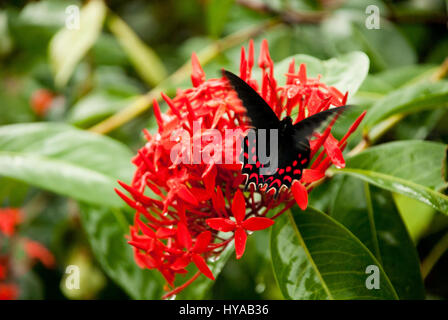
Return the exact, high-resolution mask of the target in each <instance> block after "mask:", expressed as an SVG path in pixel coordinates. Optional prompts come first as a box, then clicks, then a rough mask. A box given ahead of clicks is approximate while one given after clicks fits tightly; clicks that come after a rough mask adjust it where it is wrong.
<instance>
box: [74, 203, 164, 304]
mask: <svg viewBox="0 0 448 320" xmlns="http://www.w3.org/2000/svg"><path fill="white" fill-rule="evenodd" d="M81 219H82V225H83V227H84V230H85V231H86V233H87V236H88V239H89V242H90V246H91V248H92V250H93V252H94V254H95V257H96V258H97V259H98V261H99V262H100V264H101V267H102V268H103V270H104V271H105V272H106V273H107V274H108V275H109V277H111V278H112V279H113V280H114V281H115V282H116V283H117V284H119V285H120V286H121V287H122V288H123V289H124V290H125V291H126V292H127V293H128V294H129V295H130V296H131V297H132V298H134V299H148V300H152V299H160V298H161V297H162V295H163V284H164V280H163V278H162V277H161V275H160V274H159V273H158V272H156V271H153V270H146V269H145V270H143V269H140V268H139V267H138V266H137V264H136V263H135V261H134V254H133V251H132V247H131V246H130V245H129V244H127V240H126V238H125V235H126V233H127V232H128V230H129V228H128V223H127V220H126V217H125V216H124V213H123V211H120V210H118V209H112V210H111V209H108V208H104V207H102V208H100V207H94V206H87V205H82V206H81Z"/></svg>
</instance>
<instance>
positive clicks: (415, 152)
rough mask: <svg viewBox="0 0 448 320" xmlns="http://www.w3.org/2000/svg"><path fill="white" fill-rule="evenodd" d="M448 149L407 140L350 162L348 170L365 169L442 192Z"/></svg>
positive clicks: (358, 155) (443, 145) (435, 144)
mask: <svg viewBox="0 0 448 320" xmlns="http://www.w3.org/2000/svg"><path fill="white" fill-rule="evenodd" d="M446 150H447V146H446V145H445V144H442V143H438V142H429V141H420V140H407V141H395V142H389V143H384V144H381V145H378V146H375V147H372V148H369V149H367V150H365V151H363V152H361V153H359V154H357V155H356V156H354V157H352V158H350V159H348V161H347V166H346V168H347V169H362V170H369V171H373V172H378V173H381V174H386V175H390V176H394V177H397V178H401V179H404V180H409V181H411V182H413V183H416V184H419V185H422V186H425V187H428V188H431V189H434V190H440V189H442V188H443V187H445V186H446V181H445V179H444V176H443V172H444V170H445V157H446Z"/></svg>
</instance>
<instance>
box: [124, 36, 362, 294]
mask: <svg viewBox="0 0 448 320" xmlns="http://www.w3.org/2000/svg"><path fill="white" fill-rule="evenodd" d="M192 65H193V71H192V75H191V80H192V83H193V88H190V89H186V90H179V91H178V92H177V95H176V97H175V98H174V99H170V98H169V97H167V96H166V95H164V94H162V97H163V99H164V100H165V102H166V103H167V105H168V107H169V109H168V111H167V112H166V113H162V112H161V111H160V108H159V105H158V104H157V102H156V101H154V104H153V110H154V116H155V118H156V120H157V124H158V131H157V132H156V133H153V135H152V134H151V133H149V132H148V131H147V130H144V134H145V137H146V139H147V143H146V145H145V146H144V147H142V148H141V149H140V150H139V151H138V154H137V155H136V156H135V158H134V159H133V163H134V165H135V166H136V167H137V169H136V171H135V174H134V178H133V180H132V183H131V185H127V184H125V183H123V182H121V181H119V183H120V185H121V186H122V187H123V188H124V189H125V190H126V191H127V192H128V193H129V195H130V196H128V195H126V194H124V193H123V192H122V191H120V190H118V189H116V192H117V193H118V195H119V196H120V197H121V198H122V199H123V200H124V201H125V202H126V203H127V204H128V205H129V206H131V207H132V208H133V209H135V210H136V214H135V223H134V225H133V226H131V230H130V236H129V238H130V239H129V244H131V245H132V246H133V247H134V254H135V260H136V263H137V264H138V265H139V266H140V267H141V268H148V269H156V270H158V271H159V272H160V273H161V274H162V275H163V276H164V278H165V279H166V282H167V286H166V289H167V290H169V292H168V293H167V294H166V295H165V297H169V296H171V295H174V294H176V293H178V292H180V291H181V290H182V289H184V288H185V287H186V286H188V285H189V284H191V283H192V282H193V281H194V280H195V279H197V278H198V277H199V276H200V275H201V274H203V275H204V276H206V277H208V278H210V279H214V276H213V273H212V271H211V270H210V268H209V265H208V263H207V262H208V261H211V260H212V259H215V260H216V259H218V258H219V256H220V255H221V254H222V253H223V251H224V250H225V249H226V248H227V247H229V246H231V245H233V243H234V246H235V251H236V256H237V258H238V259H239V258H241V257H242V256H243V253H244V251H245V247H246V240H247V236H248V234H250V232H253V231H258V230H262V229H266V228H268V227H270V226H271V225H272V224H274V221H275V219H276V218H277V217H279V216H280V215H281V214H282V213H284V212H285V211H287V210H288V209H289V208H290V207H291V206H293V205H294V204H295V203H296V202H297V204H298V205H299V207H300V208H301V209H303V210H304V209H306V207H307V204H308V192H310V191H311V190H312V188H313V186H314V183H315V182H316V181H319V180H321V179H323V178H324V177H325V171H326V170H327V168H328V167H329V166H331V165H332V164H334V165H336V166H337V167H344V165H345V161H344V157H343V155H342V151H343V150H344V148H345V147H346V145H347V138H348V137H349V136H350V135H351V134H352V133H353V132H354V131H355V130H356V128H357V127H358V125H359V123H360V122H361V120H362V118H363V117H364V113H363V114H362V115H361V116H360V117H359V118H358V119H357V120H356V121H355V122H354V123H353V124H352V126H351V127H350V128H349V130H348V132H347V133H346V134H345V136H344V137H343V138H342V139H341V140H337V139H336V138H334V137H333V136H332V134H331V128H332V126H333V124H334V122H335V120H336V118H334V119H333V120H332V121H331V122H330V123H329V125H328V126H327V127H326V128H325V129H324V130H323V132H322V133H320V134H319V133H316V134H314V135H313V136H312V138H311V139H310V148H311V154H310V159H312V160H311V163H310V165H309V167H308V169H305V170H304V171H303V175H302V177H301V179H300V181H297V180H295V181H293V183H292V186H291V189H283V190H282V191H281V192H280V194H279V196H278V197H274V196H273V195H272V194H270V193H269V192H263V191H262V190H261V191H255V189H254V188H249V190H247V191H245V192H243V187H244V183H245V181H246V177H245V176H244V175H243V174H242V165H241V163H239V162H238V160H237V161H235V162H234V163H228V162H225V163H221V162H213V161H209V162H201V161H199V162H195V161H191V162H189V161H174V162H173V157H172V155H173V154H172V152H173V148H175V147H176V146H178V145H179V144H178V142H177V141H173V139H172V136H173V132H177V131H186V132H188V133H189V138H190V139H191V140H192V142H193V143H192V144H191V146H188V147H191V148H192V149H193V150H188V151H191V153H189V152H187V155H188V157H194V156H195V154H196V155H198V154H199V156H203V155H204V154H206V153H207V154H208V156H210V155H212V158H213V154H216V153H218V154H220V155H221V156H222V158H224V157H225V156H226V155H228V154H229V152H230V154H232V157H235V158H236V159H237V158H238V155H237V154H236V153H234V152H233V150H238V148H237V146H238V143H240V141H239V142H238V139H234V137H233V136H229V135H226V134H225V132H226V131H227V130H238V129H241V130H243V131H244V130H246V129H248V128H249V127H250V122H249V119H248V117H247V115H246V109H245V108H244V107H243V105H242V103H241V101H240V100H239V98H238V96H237V94H236V92H235V91H234V90H233V89H232V87H231V86H230V84H229V83H228V81H227V79H226V78H224V77H223V78H219V79H209V80H206V78H205V74H204V72H203V70H202V68H201V66H200V64H199V61H198V60H197V57H196V55H195V54H193V55H192ZM253 66H254V48H253V42H252V41H250V43H249V49H248V54H247V55H246V50H245V48H244V47H243V48H242V50H241V61H240V78H241V79H242V80H244V81H245V82H246V83H248V84H249V85H250V86H251V87H252V88H253V89H255V90H256V91H257V92H258V93H259V94H260V95H261V97H263V99H264V100H265V101H266V102H267V103H268V104H269V106H270V107H271V108H272V110H273V111H274V112H275V113H276V115H277V116H278V118H280V119H281V118H282V117H284V116H291V117H292V115H296V116H295V118H293V121H294V122H297V121H300V120H302V119H305V118H307V117H309V116H311V115H313V114H316V113H318V112H321V111H324V110H328V109H329V108H330V107H333V108H334V107H336V108H337V107H341V106H344V105H345V103H346V100H347V95H348V93H345V94H342V93H341V92H340V91H338V90H337V89H336V88H334V87H331V86H327V85H325V84H324V83H322V82H321V81H320V79H319V78H316V79H315V78H308V77H307V74H306V66H305V65H304V64H302V65H300V66H299V68H298V71H296V67H295V63H294V60H293V61H291V64H290V65H289V70H288V72H287V74H286V75H285V76H286V84H285V85H284V86H279V85H277V81H276V79H274V64H273V61H272V60H271V58H270V55H269V50H268V43H267V41H266V40H264V41H263V42H262V46H261V52H260V56H259V59H258V66H259V68H260V69H261V71H262V76H261V84H259V83H258V82H257V81H256V80H255V79H253V78H252V69H253ZM198 124H199V130H198V128H197V127H198ZM194 127H196V128H194ZM194 129H195V130H194ZM211 129H213V130H215V131H218V132H220V133H221V136H222V137H224V138H223V139H222V140H220V141H219V143H216V141H215V142H214V143H211V141H210V140H211V139H210V135H209V134H208V132H209V131H208V130H211ZM198 141H199V142H200V143H199V144H198V143H195V142H198ZM209 142H210V144H207V143H209ZM280 143H281V142H280ZM198 145H199V146H200V147H199V149H198V150H194V149H195V148H196V149H197V146H198ZM210 145H211V146H212V147H210ZM177 149H178V150H177V151H176V152H177V153H175V156H176V155H177V156H178V157H183V156H185V153H184V152H183V151H185V150H182V148H177ZM175 158H176V157H175ZM189 265H191V266H192V268H193V269H194V267H193V265H194V266H195V267H196V268H197V269H198V271H197V272H196V273H195V274H194V275H193V276H189V277H188V274H189V271H188V270H192V269H191V268H188V270H187V267H188V266H189ZM178 274H181V276H182V277H183V279H185V278H186V277H187V280H186V281H184V282H183V283H182V281H181V282H180V284H179V282H177V278H179V277H180V276H177V275H178ZM175 280H176V283H175Z"/></svg>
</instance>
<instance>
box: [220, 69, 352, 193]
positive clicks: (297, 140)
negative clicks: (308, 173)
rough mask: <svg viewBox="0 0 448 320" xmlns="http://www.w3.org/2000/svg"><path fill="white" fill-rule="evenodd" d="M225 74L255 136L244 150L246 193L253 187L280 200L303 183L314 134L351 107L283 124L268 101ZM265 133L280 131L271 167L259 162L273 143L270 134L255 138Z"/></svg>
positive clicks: (248, 137) (248, 138) (248, 139)
mask: <svg viewBox="0 0 448 320" xmlns="http://www.w3.org/2000/svg"><path fill="white" fill-rule="evenodd" d="M222 73H223V76H224V77H225V78H226V79H227V80H228V81H229V83H230V85H231V86H232V88H233V89H234V90H235V91H236V93H237V95H238V98H239V99H240V100H241V102H242V104H243V106H244V107H245V109H246V111H247V116H248V117H249V119H250V122H251V125H252V126H253V127H254V131H255V133H256V134H255V135H249V134H248V135H246V136H245V137H244V139H243V144H242V148H241V154H240V161H241V162H242V174H243V175H246V184H245V190H247V188H248V187H249V186H250V185H254V187H255V190H265V192H266V193H270V192H271V190H274V198H277V196H278V194H279V192H280V191H281V190H282V189H283V188H290V187H291V185H292V183H293V181H294V180H300V179H301V177H302V174H303V170H304V169H305V168H307V167H308V165H309V163H310V154H311V148H310V141H309V139H310V138H311V136H312V135H313V133H314V131H315V130H316V129H318V128H319V127H320V126H321V125H322V124H323V122H324V121H325V120H327V119H329V117H330V116H335V115H337V114H340V113H341V112H343V111H344V110H345V109H346V108H347V107H348V106H343V107H338V108H333V109H329V110H326V111H321V112H319V113H316V114H314V115H312V116H309V117H307V118H305V119H303V120H301V121H299V122H297V123H296V124H293V121H292V119H291V117H289V116H286V117H284V118H283V119H281V120H280V119H279V118H278V117H277V115H276V114H275V112H274V111H273V110H272V109H271V107H270V106H269V105H268V104H267V103H266V101H265V100H264V99H263V98H262V97H261V96H260V95H259V94H258V93H257V92H256V91H255V90H254V89H252V87H251V86H249V85H248V84H247V83H246V82H245V81H244V80H242V79H241V78H240V77H238V76H237V75H235V74H233V73H232V72H230V71H227V70H222ZM263 129H265V130H266V131H270V130H273V129H274V130H278V131H277V134H278V143H277V150H275V148H274V150H270V155H269V157H270V162H269V163H266V162H264V163H263V162H262V161H260V158H261V154H260V150H261V149H260V148H262V147H264V148H263V149H264V150H265V149H266V145H269V143H270V142H271V141H270V137H271V136H270V135H269V134H268V133H266V134H265V139H264V140H263V139H257V138H256V137H259V136H260V135H259V133H260V132H261V131H263ZM263 142H264V143H265V145H262V143H263ZM264 158H265V157H264ZM272 163H276V164H277V165H276V166H275V165H274V166H273V167H274V170H271V171H269V170H263V169H264V168H265V167H267V166H270V165H271V164H272ZM266 171H267V173H266Z"/></svg>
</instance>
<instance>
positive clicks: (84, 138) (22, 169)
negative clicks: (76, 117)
mask: <svg viewBox="0 0 448 320" xmlns="http://www.w3.org/2000/svg"><path fill="white" fill-rule="evenodd" d="M131 157H132V154H131V152H130V150H129V149H128V148H127V147H126V146H124V145H122V144H121V143H119V142H117V141H114V140H112V139H110V138H108V137H103V136H99V135H96V134H93V133H89V132H85V131H82V130H77V129H74V128H73V127H71V126H68V125H64V124H57V123H33V124H17V125H9V126H3V127H0V175H2V176H5V177H9V178H14V179H18V180H21V181H23V182H26V183H28V184H31V185H34V186H37V187H40V188H43V189H47V190H49V191H53V192H55V193H58V194H61V195H65V196H69V197H72V198H75V199H79V200H83V201H86V202H90V203H96V204H101V205H106V206H113V207H118V206H122V205H123V201H121V199H120V198H119V197H118V196H117V195H116V194H115V192H114V190H113V188H114V187H115V186H116V185H117V183H116V180H117V179H121V180H123V181H129V180H130V179H131V178H132V165H131V162H130V161H131Z"/></svg>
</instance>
